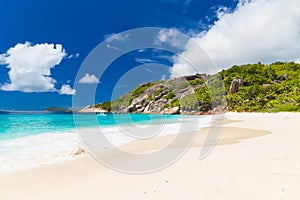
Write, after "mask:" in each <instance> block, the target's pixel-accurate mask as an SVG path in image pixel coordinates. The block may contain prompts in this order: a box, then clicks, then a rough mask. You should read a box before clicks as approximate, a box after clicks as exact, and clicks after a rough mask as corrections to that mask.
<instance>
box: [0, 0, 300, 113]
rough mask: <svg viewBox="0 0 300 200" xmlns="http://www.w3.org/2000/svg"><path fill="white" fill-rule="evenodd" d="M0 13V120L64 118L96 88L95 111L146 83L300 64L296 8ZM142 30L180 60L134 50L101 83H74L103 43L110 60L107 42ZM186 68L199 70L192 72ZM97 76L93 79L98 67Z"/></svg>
mask: <svg viewBox="0 0 300 200" xmlns="http://www.w3.org/2000/svg"><path fill="white" fill-rule="evenodd" d="M0 4H1V8H2V9H1V12H0V17H1V19H2V20H1V26H0V110H42V109H44V108H47V107H49V106H58V107H64V108H70V107H72V99H73V98H74V97H76V95H78V94H81V93H82V92H81V91H79V90H85V89H86V88H88V87H96V93H95V95H94V97H93V98H94V99H93V100H94V101H95V102H103V101H107V100H110V99H111V98H116V97H118V96H120V95H122V94H124V93H126V92H128V91H129V90H131V89H133V88H134V87H135V86H136V85H137V84H139V83H143V82H147V81H151V80H163V79H168V78H174V77H178V76H183V75H188V74H193V73H197V72H201V73H212V72H214V71H215V69H225V68H229V67H230V66H232V65H234V64H245V63H257V62H258V61H261V62H263V63H271V62H275V61H279V60H280V61H295V62H299V61H300V51H299V50H300V49H299V47H300V2H299V1H298V0H214V1H203V0H143V1H140V0H126V1H123V0H110V1H102V0H86V1H79V0H72V1H67V0H66V1H58V0H52V1H38V0H24V1H18V0H11V1H2V0H0ZM143 27H161V28H165V30H166V31H160V32H158V35H157V40H156V41H155V42H158V43H167V44H169V45H170V46H173V47H177V48H178V49H180V51H179V52H178V53H177V54H174V53H170V52H168V51H163V50H157V49H139V50H136V51H132V52H128V53H126V54H124V55H122V56H120V57H119V58H118V59H116V60H114V61H113V62H112V63H111V64H110V66H109V67H108V68H107V69H105V72H104V73H103V74H102V76H101V77H99V73H97V72H95V71H94V72H93V73H92V72H89V71H87V72H82V73H79V71H80V68H81V67H82V66H83V65H84V63H85V62H86V60H87V57H88V55H90V53H91V51H92V50H93V49H95V48H96V47H97V46H98V45H99V44H101V43H103V42H104V41H106V42H107V44H106V47H107V48H110V49H113V48H115V51H117V50H118V49H117V48H116V47H114V46H111V43H109V42H113V41H118V42H124V41H125V40H127V39H128V38H127V36H128V35H129V34H127V35H126V34H123V35H122V34H119V33H121V32H124V31H128V30H131V29H135V28H143ZM180 34H184V35H186V36H188V39H186V38H182V37H180ZM128 37H129V38H130V36H128ZM132 39H134V38H131V40H132ZM128 41H129V40H128ZM128 41H127V42H128ZM196 46H197V47H199V46H200V47H201V48H202V50H204V51H203V52H205V53H203V52H202V53H199V49H198V48H196ZM101 56H103V57H105V55H99V59H100V60H101V59H102V57H101ZM207 58H210V60H211V61H212V62H211V63H213V64H214V66H211V64H210V63H208V62H207ZM103 59H105V58H103ZM191 63H192V65H196V66H201V67H198V68H196V69H195V67H193V66H192V65H191ZM97 67H98V68H97V69H99V71H101V67H103V66H97ZM213 68H214V70H213ZM102 70H103V69H102ZM76 85H78V87H76ZM73 106H74V105H73ZM75 106H76V105H75ZM78 106H79V105H78ZM80 106H83V105H80Z"/></svg>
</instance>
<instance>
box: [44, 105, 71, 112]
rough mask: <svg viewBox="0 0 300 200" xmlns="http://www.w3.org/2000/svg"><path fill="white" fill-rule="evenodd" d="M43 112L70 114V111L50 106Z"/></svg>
mask: <svg viewBox="0 0 300 200" xmlns="http://www.w3.org/2000/svg"><path fill="white" fill-rule="evenodd" d="M43 111H46V112H57V113H70V112H72V111H71V110H70V109H65V108H59V107H55V106H51V107H48V108H45V109H44V110H43Z"/></svg>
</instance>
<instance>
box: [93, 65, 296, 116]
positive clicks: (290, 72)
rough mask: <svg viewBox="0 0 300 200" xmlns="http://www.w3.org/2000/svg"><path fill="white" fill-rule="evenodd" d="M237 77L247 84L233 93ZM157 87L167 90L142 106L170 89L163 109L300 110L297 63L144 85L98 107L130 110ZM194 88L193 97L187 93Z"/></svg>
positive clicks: (159, 90)
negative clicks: (231, 86) (232, 88)
mask: <svg viewBox="0 0 300 200" xmlns="http://www.w3.org/2000/svg"><path fill="white" fill-rule="evenodd" d="M235 77H236V78H238V79H242V78H243V79H244V83H243V84H242V85H241V86H240V87H239V88H238V90H237V91H236V92H235V93H233V94H231V93H230V92H229V88H230V85H231V82H232V80H233V79H234V78H235ZM157 84H162V85H163V86H164V87H157V90H156V91H155V93H154V94H153V95H151V96H150V97H148V98H147V99H143V100H141V101H140V104H142V105H144V104H145V102H146V101H154V97H155V96H158V95H159V94H161V93H162V92H163V91H164V88H168V89H170V90H173V91H171V92H169V93H168V94H167V95H165V96H164V97H163V98H164V99H167V100H168V101H167V103H165V104H163V105H161V104H160V105H161V107H162V108H170V107H175V106H180V107H181V109H182V110H183V111H188V112H191V111H204V112H206V111H209V110H211V109H213V108H216V107H221V108H227V110H231V111H239V112H242V111H247V112H252V111H253V112H254V111H255V112H279V111H300V64H296V63H294V62H288V63H286V62H276V63H273V64H270V65H263V64H261V63H258V64H247V65H241V66H236V65H235V66H233V67H231V68H229V69H227V70H223V71H221V72H219V73H217V74H214V75H205V76H203V79H202V78H195V79H194V80H189V81H182V82H180V79H173V80H168V81H159V82H151V83H147V84H142V85H140V86H138V87H137V88H136V89H134V90H133V91H131V92H129V93H127V94H125V95H123V96H121V97H119V98H118V99H116V100H114V101H112V102H111V103H110V102H104V103H101V104H97V105H96V107H97V106H99V107H101V108H103V109H105V110H114V111H119V110H121V109H124V108H127V107H128V106H129V105H130V104H131V102H132V100H133V99H136V98H137V97H139V96H140V95H142V94H143V93H144V92H145V91H146V89H147V88H150V87H152V86H154V85H157ZM193 89H194V94H190V92H187V91H192V90H193ZM185 92H187V93H185ZM175 93H176V94H179V96H180V94H181V99H180V100H178V99H177V98H176V95H175ZM184 93H185V94H184ZM182 94H184V95H182ZM155 101H157V100H155Z"/></svg>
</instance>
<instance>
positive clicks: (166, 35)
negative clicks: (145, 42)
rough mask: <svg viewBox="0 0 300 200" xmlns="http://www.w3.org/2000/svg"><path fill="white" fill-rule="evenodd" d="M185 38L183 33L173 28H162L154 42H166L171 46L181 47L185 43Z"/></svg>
mask: <svg viewBox="0 0 300 200" xmlns="http://www.w3.org/2000/svg"><path fill="white" fill-rule="evenodd" d="M187 39H188V38H187V37H184V35H183V34H182V33H180V32H179V31H178V30H177V29H175V28H172V29H162V30H161V31H159V33H158V35H157V38H156V40H155V44H156V45H160V44H162V43H166V44H169V45H171V46H173V47H176V48H179V49H182V48H184V46H185V44H186V43H187Z"/></svg>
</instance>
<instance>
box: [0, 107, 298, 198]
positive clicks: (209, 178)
mask: <svg viewBox="0 0 300 200" xmlns="http://www.w3.org/2000/svg"><path fill="white" fill-rule="evenodd" d="M225 116H226V118H228V119H229V120H232V121H230V123H226V124H224V127H223V134H222V138H221V139H220V140H219V144H218V145H217V146H216V147H215V148H214V150H213V151H212V152H211V154H209V156H207V157H206V158H205V159H203V160H199V152H200V150H201V145H200V144H202V143H203V136H204V135H205V133H203V132H202V133H197V138H196V140H195V141H194V144H193V146H192V148H189V149H188V150H187V152H186V153H185V154H184V155H183V156H182V157H181V158H179V159H178V160H177V162H175V163H173V164H172V165H170V166H168V167H166V168H163V169H162V170H160V171H157V172H155V173H150V174H143V175H138V176H137V175H130V174H124V173H120V172H116V171H114V170H111V169H109V168H107V167H105V166H103V165H101V164H100V163H98V162H97V161H95V160H94V159H93V158H92V157H91V156H89V155H86V156H85V155H83V156H82V158H79V159H76V160H72V161H67V162H64V163H57V164H52V165H46V166H41V167H38V168H34V169H29V170H22V171H18V172H13V173H10V174H1V175H0V198H1V199H41V198H42V199H69V198H72V199H84V198H87V199H101V198H106V199H205V198H208V199H216V198H221V199H242V198H245V199H249V198H252V199H268V198H270V197H273V199H274V198H275V199H276V198H277V199H278V198H282V199H295V198H296V197H297V196H299V194H300V192H299V191H298V189H297V188H298V186H299V184H300V171H299V167H300V153H299V152H300V147H299V145H298V141H299V139H300V136H299V135H298V134H297V128H298V123H299V120H300V113H286V112H285V113H276V114H270V113H226V114H225ZM202 131H203V130H202ZM181 136H184V134H182V135H181ZM174 137H176V135H167V136H162V137H160V138H154V139H153V140H149V141H146V142H145V141H134V142H131V143H129V144H127V145H124V146H122V148H124V150H127V151H131V152H138V153H145V152H146V153H147V152H149V151H152V150H153V149H157V148H161V147H163V146H164V145H165V144H166V143H168V142H169V141H171V140H172V139H174ZM172 148H174V149H178V148H181V147H180V145H179V146H173V147H172ZM172 148H170V150H171V151H172ZM31 180H33V181H31ZM28 181H30V182H29V183H28ZM99 190H100V191H101V192H98V191H99ZM15 191H18V192H15ZM116 191H117V192H116ZM129 194H130V195H129Z"/></svg>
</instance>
